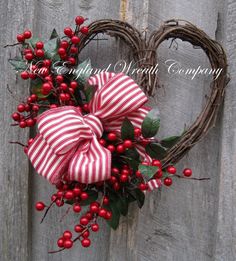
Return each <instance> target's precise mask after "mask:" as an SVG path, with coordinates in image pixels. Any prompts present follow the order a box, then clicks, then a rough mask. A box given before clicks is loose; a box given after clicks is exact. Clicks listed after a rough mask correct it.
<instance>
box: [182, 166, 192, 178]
mask: <svg viewBox="0 0 236 261" xmlns="http://www.w3.org/2000/svg"><path fill="white" fill-rule="evenodd" d="M183 174H184V176H185V177H190V176H192V170H191V169H188V168H186V169H184V170H183Z"/></svg>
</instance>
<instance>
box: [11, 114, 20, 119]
mask: <svg viewBox="0 0 236 261" xmlns="http://www.w3.org/2000/svg"><path fill="white" fill-rule="evenodd" d="M11 117H12V119H13V120H14V121H19V120H20V114H19V113H18V112H14V113H13V114H12V115H11Z"/></svg>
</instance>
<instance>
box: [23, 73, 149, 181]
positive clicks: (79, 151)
mask: <svg viewBox="0 0 236 261" xmlns="http://www.w3.org/2000/svg"><path fill="white" fill-rule="evenodd" d="M89 84H91V85H96V86H97V90H96V92H95V93H94V97H93V98H92V100H91V101H90V104H89V107H90V111H91V113H90V114H87V115H82V113H81V111H80V108H78V107H74V106H63V107H59V108H55V109H50V110H48V111H46V112H44V113H43V114H41V115H40V117H39V118H38V119H37V122H38V130H39V134H38V135H37V136H36V137H35V139H34V141H33V142H32V143H31V145H30V146H29V149H28V152H27V155H28V157H29V159H30V160H31V162H32V164H33V166H34V167H35V169H36V171H37V172H38V173H39V174H41V175H42V176H44V177H45V178H47V179H48V180H49V181H50V182H51V183H57V182H58V181H59V180H60V179H61V177H62V176H63V175H68V179H70V180H76V181H79V182H81V183H87V184H88V183H94V182H98V181H103V180H106V179H109V178H110V176H111V152H110V151H109V150H108V149H106V148H105V147H103V146H102V145H101V144H100V143H99V141H98V139H99V138H101V136H102V134H103V130H104V129H105V130H106V131H120V127H121V124H122V122H123V120H124V118H125V117H128V118H129V120H131V122H132V123H133V125H134V127H139V128H140V127H141V124H142V121H143V119H144V117H145V116H146V114H147V113H148V111H149V109H147V108H145V107H143V105H144V103H145V102H146V101H147V97H146V96H145V94H144V93H143V91H142V90H141V89H140V88H139V86H138V85H137V84H136V83H135V82H134V81H133V80H132V79H131V78H130V77H128V76H126V75H124V74H122V73H120V74H114V73H107V72H104V73H101V74H97V75H94V76H93V77H91V78H90V79H89ZM137 149H138V147H137ZM139 151H140V155H142V156H144V157H145V151H143V149H142V148H140V149H139Z"/></svg>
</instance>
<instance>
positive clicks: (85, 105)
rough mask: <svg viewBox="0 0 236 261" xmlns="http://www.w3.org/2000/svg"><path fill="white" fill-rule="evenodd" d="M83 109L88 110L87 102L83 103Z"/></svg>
mask: <svg viewBox="0 0 236 261" xmlns="http://www.w3.org/2000/svg"><path fill="white" fill-rule="evenodd" d="M83 110H84V111H86V112H89V105H88V103H85V104H83Z"/></svg>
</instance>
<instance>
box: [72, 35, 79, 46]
mask: <svg viewBox="0 0 236 261" xmlns="http://www.w3.org/2000/svg"><path fill="white" fill-rule="evenodd" d="M71 42H72V43H73V44H78V43H79V42H80V38H79V37H78V36H72V37H71Z"/></svg>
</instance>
